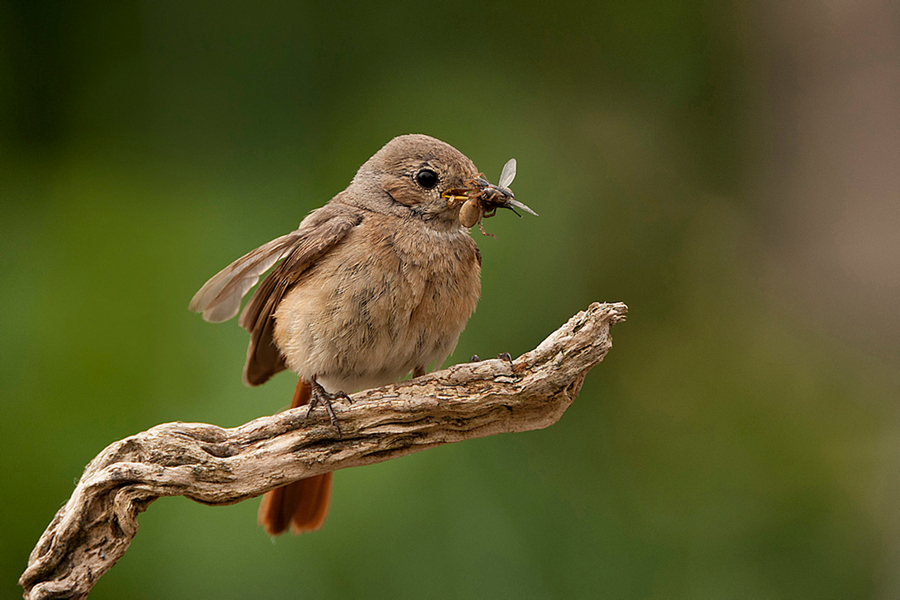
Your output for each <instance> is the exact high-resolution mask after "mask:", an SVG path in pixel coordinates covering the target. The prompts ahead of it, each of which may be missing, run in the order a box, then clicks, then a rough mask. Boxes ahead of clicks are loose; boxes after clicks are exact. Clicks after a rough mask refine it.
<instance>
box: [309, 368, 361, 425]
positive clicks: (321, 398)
mask: <svg viewBox="0 0 900 600" xmlns="http://www.w3.org/2000/svg"><path fill="white" fill-rule="evenodd" d="M310 386H311V387H312V394H311V397H310V399H309V408H308V409H307V410H306V416H307V417H309V413H311V412H312V410H313V409H314V408H315V407H317V406H319V405H320V404H321V405H322V406H324V407H325V412H327V413H328V419H329V420H330V421H331V424H332V425H334V428H335V429H337V432H338V437H342V435H343V434H342V432H341V426H340V425H339V424H338V420H337V415H336V414H334V407H333V406H332V405H331V402H332V400H337V399H338V398H343V399H344V400H346V401H347V402H349V403H350V404H353V400H351V399H350V396H348V395H347V394H345V393H344V392H334V393H331V392H327V391H325V388H323V387H322V384H320V383H319V382H318V381H316V378H315V377H313V378H312V381H311V382H310Z"/></svg>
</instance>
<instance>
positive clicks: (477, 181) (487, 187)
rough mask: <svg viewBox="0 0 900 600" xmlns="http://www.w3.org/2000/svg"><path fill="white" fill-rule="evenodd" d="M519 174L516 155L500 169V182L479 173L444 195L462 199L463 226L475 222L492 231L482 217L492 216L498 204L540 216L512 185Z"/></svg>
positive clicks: (460, 200) (455, 199)
mask: <svg viewBox="0 0 900 600" xmlns="http://www.w3.org/2000/svg"><path fill="white" fill-rule="evenodd" d="M515 178H516V159H514V158H511V159H509V160H508V161H507V162H506V164H505V165H503V170H502V171H500V179H499V180H498V182H497V185H494V184H492V183H491V182H490V181H488V180H487V179H485V177H484V173H479V174H478V175H476V176H475V177H473V178H472V179H470V180H469V181H467V182H466V183H465V186H466V187H464V188H455V189H452V190H447V191H446V192H444V194H443V195H444V197H445V198H448V199H449V200H450V202H462V203H463V205H462V206H461V207H460V209H459V222H460V223H461V224H462V226H463V227H467V228H468V227H472V226H473V225H475V224H476V223H477V224H478V228H479V229H480V230H481V233H482V234H484V235H489V236H491V237H493V234H490V233H488V232H486V231H485V230H484V225H482V223H481V220H482V219H487V218H490V217H493V216H494V215H495V214H497V209H498V208H508V209H509V210H511V211H513V212H514V213H516V215H518V216H519V217H521V216H522V215H520V214H519V213H518V212H516V209H517V208H519V209H521V210H523V211H525V212H527V213H530V214H532V215H534V216H537V213H536V212H534V211H533V210H531V209H530V208H528V207H527V206H525V205H524V204H522V203H521V202H519V201H518V200H516V199H515V195H514V194H513V191H512V190H511V189H509V186H510V184H512V182H513V179H515Z"/></svg>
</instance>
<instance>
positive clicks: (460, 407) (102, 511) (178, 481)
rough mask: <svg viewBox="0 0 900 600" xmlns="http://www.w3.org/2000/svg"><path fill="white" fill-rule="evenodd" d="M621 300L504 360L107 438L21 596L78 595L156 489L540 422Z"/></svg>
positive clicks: (43, 542) (217, 485)
mask: <svg viewBox="0 0 900 600" xmlns="http://www.w3.org/2000/svg"><path fill="white" fill-rule="evenodd" d="M627 310H628V309H627V307H626V306H625V305H624V304H621V303H617V304H600V303H594V304H592V305H591V306H590V307H588V309H587V310H586V311H582V312H579V313H578V314H577V315H575V316H574V317H572V318H571V319H569V321H568V322H567V323H566V324H565V325H563V326H562V327H561V328H560V329H558V330H557V331H555V332H554V333H553V334H551V335H550V336H549V337H548V338H547V339H546V340H544V341H543V342H542V343H541V344H540V345H539V346H538V347H537V348H535V349H534V350H532V351H530V352H527V353H526V354H523V355H522V356H520V357H519V358H517V359H515V360H513V361H512V362H510V361H506V360H501V359H492V360H485V361H482V362H475V363H467V364H460V365H455V366H453V367H450V368H449V369H444V370H443V371H439V372H436V373H432V374H430V375H425V376H423V377H418V378H416V379H413V380H410V381H405V382H402V383H397V384H393V385H388V386H384V387H382V388H378V389H374V390H368V391H365V392H360V393H358V394H354V395H353V396H352V398H353V402H354V403H353V404H352V405H349V404H347V403H339V404H336V405H335V410H336V412H337V416H338V419H339V420H340V423H341V428H342V430H343V437H342V438H340V439H338V438H337V437H336V431H335V429H334V427H332V426H331V424H330V423H329V421H328V418H327V417H326V416H325V414H324V411H322V410H319V411H316V412H314V413H313V415H311V416H310V418H309V419H305V418H304V417H305V415H306V408H305V407H301V408H297V409H293V410H288V411H285V412H283V413H280V414H277V415H273V416H270V417H262V418H259V419H256V420H254V421H251V422H249V423H247V424H246V425H242V426H241V427H236V428H234V429H223V428H221V427H216V426H214V425H206V424H202V423H180V422H176V423H165V424H163V425H158V426H156V427H153V428H152V429H149V430H147V431H144V432H142V433H139V434H137V435H133V436H131V437H129V438H126V439H124V440H121V441H119V442H115V443H114V444H111V445H110V446H108V447H107V448H106V449H105V450H103V451H102V452H101V453H100V454H99V455H98V456H97V457H96V458H95V459H94V460H92V461H91V463H90V464H89V465H88V466H87V468H86V469H85V471H84V474H83V475H82V477H81V480H80V481H79V482H78V485H77V486H76V488H75V491H74V492H73V493H72V497H71V498H70V499H69V501H68V502H67V503H66V505H65V506H63V508H61V509H60V510H59V512H57V513H56V516H55V517H54V518H53V521H51V523H50V525H49V526H48V527H47V529H46V531H44V534H43V535H42V536H41V539H40V540H39V541H38V544H37V546H36V547H35V548H34V550H33V551H32V553H31V556H30V557H29V560H28V568H27V569H26V570H25V572H24V573H23V574H22V577H21V578H20V579H19V584H20V585H21V586H23V588H24V590H25V594H24V596H25V598H28V599H35V600H36V599H38V598H84V597H86V596H87V594H88V592H90V590H91V588H92V587H93V586H94V584H95V583H96V582H97V580H98V579H99V578H100V576H101V575H103V573H105V572H106V571H107V570H109V569H110V568H111V567H112V566H113V565H114V564H115V562H116V561H117V560H118V559H119V558H121V557H122V555H123V554H124V553H125V551H126V550H127V549H128V545H129V544H130V543H131V540H132V538H133V537H134V536H135V534H136V533H137V515H138V514H139V513H141V512H142V511H144V510H146V508H147V506H148V505H149V504H150V503H151V502H153V501H154V500H156V499H157V498H160V497H162V496H186V497H188V498H191V499H192V500H196V501H197V502H202V503H205V504H211V505H221V504H233V503H235V502H240V501H241V500H246V499H247V498H252V497H254V496H259V495H260V494H263V493H265V492H267V491H268V490H270V489H273V488H276V487H278V486H281V485H284V484H286V483H290V482H292V481H296V480H298V479H301V478H304V477H309V476H311V475H317V474H319V473H325V472H328V471H335V470H337V469H344V468H347V467H356V466H360V465H368V464H372V463H376V462H381V461H384V460H389V459H391V458H397V457H399V456H404V455H406V454H410V453H412V452H418V451H419V450H424V449H426V448H431V447H434V446H439V445H441V444H447V443H450V442H457V441H461V440H466V439H472V438H478V437H485V436H488V435H493V434H496V433H504V432H512V431H528V430H532V429H540V428H543V427H547V426H548V425H552V424H553V423H555V422H556V421H557V420H558V419H559V418H560V416H562V413H563V412H565V410H566V409H567V408H568V407H569V406H570V405H571V404H572V401H573V400H574V399H575V396H577V395H578V392H579V390H580V389H581V384H582V382H583V381H584V377H585V375H586V374H587V372H588V370H590V369H591V367H593V366H594V365H596V364H597V363H599V362H600V361H601V360H603V357H604V356H605V355H606V353H607V352H608V351H609V349H610V348H611V347H612V338H611V337H610V333H609V329H610V326H611V325H612V324H613V323H616V322H619V321H623V320H624V319H625V314H626V312H627Z"/></svg>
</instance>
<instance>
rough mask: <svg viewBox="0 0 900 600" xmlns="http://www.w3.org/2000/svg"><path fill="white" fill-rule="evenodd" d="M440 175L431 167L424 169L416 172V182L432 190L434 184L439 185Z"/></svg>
mask: <svg viewBox="0 0 900 600" xmlns="http://www.w3.org/2000/svg"><path fill="white" fill-rule="evenodd" d="M437 182H438V176H437V173H435V172H434V171H432V170H431V169H422V170H421V171H419V172H418V173H416V183H418V184H419V185H420V186H422V187H423V188H425V189H426V190H430V189H431V188H433V187H434V186H436V185H437Z"/></svg>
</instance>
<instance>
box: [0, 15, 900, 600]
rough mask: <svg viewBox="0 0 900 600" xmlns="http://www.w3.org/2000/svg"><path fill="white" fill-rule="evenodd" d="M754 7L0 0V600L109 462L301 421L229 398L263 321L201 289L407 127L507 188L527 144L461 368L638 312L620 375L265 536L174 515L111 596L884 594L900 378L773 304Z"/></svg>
mask: <svg viewBox="0 0 900 600" xmlns="http://www.w3.org/2000/svg"><path fill="white" fill-rule="evenodd" d="M747 19H748V17H747V15H745V14H744V13H743V11H742V8H741V6H740V5H736V4H729V3H724V4H716V3H704V2H691V1H686V0H676V1H673V2H659V1H657V2H650V3H610V2H587V1H582V2H569V3H564V4H558V3H557V4H551V3H546V2H531V3H521V2H509V1H506V2H498V3H492V4H482V3H475V2H470V1H467V0H458V1H456V2H452V3H450V2H448V3H437V4H431V5H426V4H422V3H419V2H409V1H405V2H397V3H392V4H390V5H385V4H383V3H375V2H368V3H341V2H327V3H326V2H323V3H317V4H313V3H308V2H293V3H291V2H268V3H257V4H254V5H252V6H251V5H250V4H240V3H227V2H172V1H168V2H166V1H160V2H127V1H120V2H82V3H67V2H30V1H27V0H18V1H13V2H6V3H4V4H2V5H0V119H2V121H0V143H2V146H0V173H2V177H0V202H2V213H3V216H2V219H0V257H2V263H0V264H2V273H3V281H4V285H3V290H2V292H0V302H2V305H0V308H2V310H0V315H2V316H0V331H2V337H0V339H2V344H0V406H2V417H3V418H2V419H0V439H2V444H3V453H2V459H0V478H2V481H3V486H2V489H0V501H2V506H3V507H4V510H3V511H0V531H2V535H0V574H2V581H3V582H4V584H3V586H4V587H3V588H2V592H0V595H2V596H3V597H15V596H17V595H18V594H19V593H20V591H19V590H17V589H16V588H14V587H13V585H12V582H13V581H15V580H16V579H17V578H18V576H19V574H20V573H21V571H22V570H23V569H24V567H25V564H26V559H27V555H28V553H29V552H30V550H31V548H32V547H33V545H34V544H35V543H36V541H37V539H38V537H39V535H40V533H41V532H42V531H43V529H44V528H45V526H46V525H47V524H48V523H49V521H50V519H51V518H52V516H53V514H54V512H55V511H56V510H57V509H58V508H59V506H60V505H61V503H63V502H64V501H65V499H66V498H67V497H68V495H69V493H70V492H71V490H72V486H73V483H74V482H75V481H76V480H77V478H78V476H79V474H80V471H81V469H82V468H83V466H84V465H85V464H87V462H88V461H89V460H90V459H91V458H93V456H94V455H95V454H96V453H97V452H99V451H100V450H101V449H102V448H103V447H105V446H106V445H107V444H109V443H111V442H112V441H114V440H117V439H120V438H123V437H125V436H127V435H130V434H132V433H135V432H138V431H141V430H144V429H147V428H148V427H151V426H153V425H155V424H158V423H161V422H166V421H174V420H182V421H202V422H209V423H215V424H218V425H222V426H235V425H238V424H241V423H243V422H245V421H248V420H250V419H252V418H254V417H257V416H259V415H262V414H270V413H272V412H274V411H277V410H279V409H280V408H282V407H283V406H285V405H286V404H287V403H288V402H289V399H290V395H291V391H292V388H293V384H294V380H293V377H292V376H291V375H289V374H283V375H280V376H278V377H276V378H275V380H273V381H272V382H270V383H268V384H266V385H265V386H263V387H261V388H257V389H248V388H245V387H244V386H242V384H241V367H242V363H243V360H244V352H245V347H246V346H245V345H246V342H247V339H246V334H245V332H244V331H243V330H242V329H240V328H239V327H238V326H237V325H236V324H235V323H234V322H230V323H227V324H224V325H220V326H212V325H209V324H207V323H204V322H203V321H202V320H201V319H200V318H199V317H198V316H197V315H194V314H191V313H189V312H188V311H187V302H188V300H189V299H190V297H191V296H192V294H193V293H194V291H196V289H197V288H198V287H199V286H200V285H201V284H202V283H203V282H204V281H205V280H206V278H207V277H209V276H210V275H212V274H213V273H215V272H216V271H217V270H218V269H219V268H221V267H223V266H224V265H225V264H227V263H228V262H229V261H231V260H232V259H234V258H235V257H237V256H239V255H241V254H243V253H244V252H246V251H247V250H249V249H251V248H254V247H256V246H257V245H259V244H261V243H263V242H266V241H268V240H269V239H272V238H274V237H276V236H278V235H280V234H282V233H285V232H287V231H289V230H291V229H292V228H294V227H295V226H296V224H297V223H298V222H299V221H300V220H301V219H302V218H303V216H305V215H306V214H307V213H308V212H309V211H310V210H312V209H313V208H315V207H317V206H320V205H321V204H323V203H324V202H325V201H327V199H328V198H330V197H331V196H332V195H333V194H334V193H336V192H337V191H339V190H341V189H343V187H344V186H345V185H346V184H347V182H348V181H349V180H350V178H351V177H352V175H353V173H354V172H355V169H356V168H357V167H358V166H359V165H360V164H361V163H362V162H363V161H364V160H365V159H366V158H368V156H370V155H371V154H372V153H373V152H374V151H376V150H377V149H378V148H379V147H380V146H381V145H382V144H384V143H385V142H386V141H388V140H389V139H390V138H391V137H393V136H394V135H398V134H402V133H410V132H422V133H429V134H431V135H434V136H436V137H439V138H441V139H444V140H445V141H447V142H449V143H451V144H453V145H454V146H456V147H457V148H459V149H460V150H462V151H463V152H464V153H466V154H467V155H468V156H469V157H471V158H472V159H473V160H474V161H475V163H476V164H477V165H479V168H481V169H483V170H484V171H485V172H486V173H487V174H488V175H489V176H490V177H492V178H493V177H496V176H497V174H498V173H499V169H500V167H501V166H502V165H503V163H504V162H505V161H506V160H507V159H508V158H509V157H510V156H515V157H516V158H517V159H518V164H519V176H518V178H517V180H516V184H515V190H516V192H517V196H518V197H520V198H521V199H522V200H523V201H524V202H526V203H527V204H529V205H530V206H531V207H532V208H534V209H535V210H537V211H538V212H539V213H540V214H541V216H540V218H538V219H534V218H524V219H522V220H518V219H516V218H514V217H513V216H512V215H509V214H503V215H501V216H499V217H497V218H496V219H492V220H490V221H488V222H487V227H488V230H489V231H491V232H492V233H495V234H496V235H497V237H496V239H494V238H487V237H482V236H481V235H480V234H479V233H478V232H477V230H473V233H474V235H475V237H476V239H477V241H478V243H479V246H480V247H481V249H482V253H483V255H484V292H483V297H482V301H481V303H480V305H479V308H478V311H477V312H476V314H475V315H474V317H473V318H472V320H471V321H470V323H469V326H468V328H467V330H466V332H465V333H464V334H463V336H462V339H461V341H460V344H459V348H458V349H457V351H456V353H455V354H454V356H453V357H451V361H454V362H455V361H460V360H465V357H468V356H469V355H471V354H473V353H478V354H480V355H481V356H491V355H495V354H497V353H499V352H503V351H509V352H511V353H512V354H513V355H517V354H519V353H522V352H524V351H526V350H529V349H530V348H532V347H533V346H534V345H535V344H537V343H538V342H539V341H540V340H541V339H542V338H543V337H544V336H545V335H547V334H548V333H549V332H551V331H552V330H553V329H555V328H556V327H558V326H559V325H560V324H561V323H563V322H564V321H565V320H566V319H567V318H568V317H570V316H571V315H572V314H574V312H576V311H577V310H580V309H583V308H584V307H585V306H587V305H588V304H589V303H590V302H592V301H596V300H608V301H624V302H626V303H628V304H629V306H630V308H631V313H630V316H629V320H628V321H627V322H626V323H624V324H622V325H619V326H617V327H616V328H615V331H614V335H615V346H614V348H613V350H612V352H611V353H610V355H609V356H608V358H607V360H606V361H605V362H604V363H602V365H601V366H600V367H598V368H597V369H596V370H595V371H594V372H593V373H592V374H591V375H590V376H589V377H588V379H587V382H586V384H585V386H584V388H583V391H582V393H581V396H580V397H579V398H578V400H577V402H576V403H575V404H574V405H573V407H572V408H571V409H570V410H569V411H568V412H567V414H566V415H565V416H564V417H563V419H562V420H561V421H560V422H559V423H558V424H557V425H555V426H553V427H551V428H549V429H547V430H544V431H540V432H532V433H527V434H516V435H506V436H497V437H493V438H489V439H484V440H477V441H473V442H467V443H463V444H457V445H453V446H449V447H443V448H438V449H435V450H431V451H428V452H425V453H421V454H418V455H414V456H411V457H408V458H405V459H403V460H397V461H390V462H388V463H385V464H381V465H375V466H372V467H367V468H363V469H352V470H349V471H342V472H340V473H339V474H338V475H337V476H336V478H335V489H334V499H333V504H332V508H331V514H330V517H329V520H328V522H327V523H326V526H325V528H324V529H323V530H322V531H320V532H318V533H315V534H312V535H307V536H303V537H300V538H291V537H284V538H280V539H277V540H274V541H270V540H269V539H268V538H267V537H266V536H265V535H264V534H263V532H262V531H261V530H260V529H259V528H257V526H256V524H255V511H256V506H257V503H256V502H255V501H251V502H245V503H243V504H239V505H236V506H232V507H226V508H209V507H205V506H201V505H199V504H194V503H192V502H190V501H187V500H184V499H182V498H178V499H165V500H162V501H160V502H157V503H155V504H153V505H152V506H151V507H150V508H149V510H148V511H147V512H146V513H145V514H144V515H142V516H141V518H140V523H141V532H140V535H139V536H138V537H137V538H136V540H135V542H134V544H133V545H132V547H131V549H130V550H129V552H128V553H127V554H126V556H125V557H124V559H122V560H121V561H120V563H119V564H118V565H117V566H116V567H115V568H114V569H112V571H110V572H109V573H108V574H107V575H106V576H104V577H103V579H102V580H101V581H100V583H99V585H98V586H97V587H96V589H95V592H94V593H93V594H92V598H97V599H101V598H126V597H127V598H133V599H141V598H148V599H149V598H171V597H197V598H212V597H215V598H246V597H268V598H282V597H285V598H287V597H296V596H298V595H303V596H308V597H321V598H353V597H366V598H397V597H401V598H404V597H406V598H450V597H458V598H497V597H500V598H503V597H507V598H550V597H555V598H568V597H609V598H618V599H625V598H666V599H671V598H733V597H741V598H863V597H869V596H873V595H877V594H879V593H883V592H884V586H885V585H887V584H885V583H884V582H885V581H886V580H890V577H889V572H890V571H892V570H893V569H894V568H895V567H896V565H895V564H894V563H895V561H894V559H895V558H896V553H897V549H898V548H900V545H898V540H897V537H898V535H900V533H898V529H900V527H898V523H897V520H896V518H895V517H894V516H893V515H894V512H895V511H896V498H897V491H898V484H897V479H896V461H895V459H894V458H893V457H895V456H896V455H897V451H898V442H897V440H898V436H897V435H896V433H897V430H898V428H897V423H898V422H900V421H898V417H900V415H898V407H897V403H896V400H897V399H898V398H900V374H898V373H900V371H898V368H897V365H895V364H889V363H888V362H886V361H884V360H881V359H879V358H877V357H874V356H872V355H870V354H869V353H867V352H866V349H865V348H864V347H853V346H850V347H848V346H847V344H846V343H844V341H843V340H841V339H838V338H836V337H834V336H833V335H832V334H830V333H826V332H825V330H824V329H820V328H818V327H817V326H816V324H815V322H803V323H800V322H798V320H797V319H795V318H794V316H793V314H794V311H795V310H797V309H796V307H795V306H792V304H791V298H789V297H787V298H785V297H778V295H777V293H775V294H773V293H771V292H766V291H764V286H762V285H761V277H762V274H761V273H760V267H759V265H760V262H761V260H762V257H763V254H764V250H763V248H762V247H761V245H762V242H761V240H762V239H763V237H762V231H763V230H764V229H765V227H766V226H767V224H766V223H763V222H762V221H761V220H759V219H758V217H757V216H756V215H758V214H761V213H760V211H757V209H756V206H755V203H757V202H758V200H757V199H755V198H754V197H752V196H751V195H750V194H748V193H747V191H746V190H747V188H746V186H745V185H744V184H745V180H746V177H747V173H748V171H749V170H751V167H752V165H748V162H749V161H752V160H753V158H752V156H751V154H750V152H749V150H748V147H749V146H750V145H751V143H752V140H751V139H750V137H749V136H750V133H751V132H752V131H753V130H754V127H755V126H756V123H755V121H754V119H755V113H754V109H753V106H752V98H753V97H754V89H753V86H754V85H755V84H754V81H753V79H752V77H751V75H750V73H749V71H748V69H749V68H748V66H747V62H748V60H747V57H746V55H745V53H746V48H745V47H744V45H743V41H742V40H743V39H744V37H743V36H746V35H747V31H748V27H749V26H748V25H747ZM892 465H893V466H892ZM892 469H893V470H894V471H893V472H891V470H892ZM889 498H893V500H891V501H889V500H888V499H889ZM891 519H893V520H891ZM886 578H887V579H886ZM894 583H896V578H895V579H894Z"/></svg>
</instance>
